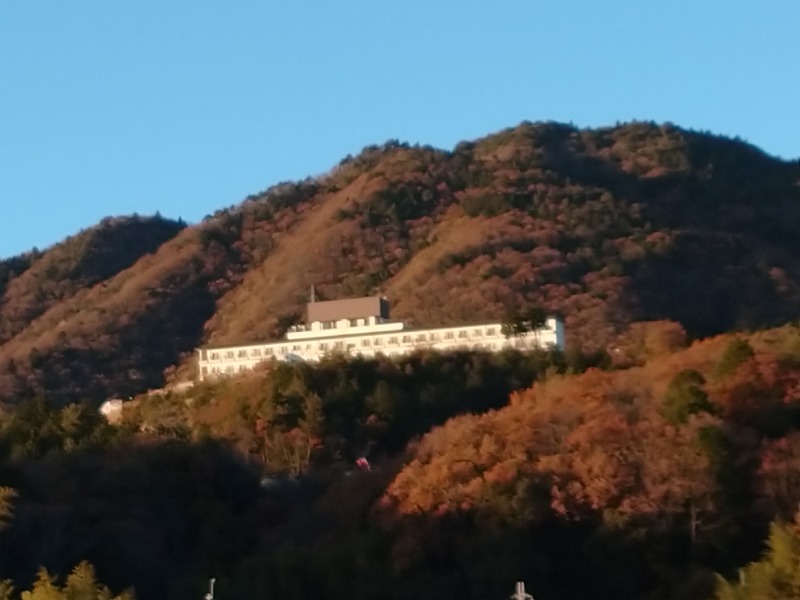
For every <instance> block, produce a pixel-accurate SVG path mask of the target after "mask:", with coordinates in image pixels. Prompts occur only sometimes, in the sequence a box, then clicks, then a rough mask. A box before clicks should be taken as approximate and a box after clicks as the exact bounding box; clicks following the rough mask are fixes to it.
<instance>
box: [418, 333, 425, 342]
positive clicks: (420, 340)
mask: <svg viewBox="0 0 800 600" xmlns="http://www.w3.org/2000/svg"><path fill="white" fill-rule="evenodd" d="M426 339H427V338H426V337H425V334H424V333H420V334H419V335H418V336H417V341H418V342H424V341H425V340H426Z"/></svg>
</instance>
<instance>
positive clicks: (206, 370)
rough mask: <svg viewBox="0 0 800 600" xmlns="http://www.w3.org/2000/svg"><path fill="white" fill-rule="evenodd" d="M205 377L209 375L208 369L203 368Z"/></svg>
mask: <svg viewBox="0 0 800 600" xmlns="http://www.w3.org/2000/svg"><path fill="white" fill-rule="evenodd" d="M203 375H208V367H203Z"/></svg>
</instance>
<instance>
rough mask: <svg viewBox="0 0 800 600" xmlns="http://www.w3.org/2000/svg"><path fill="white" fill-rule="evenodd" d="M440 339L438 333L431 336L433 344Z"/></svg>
mask: <svg viewBox="0 0 800 600" xmlns="http://www.w3.org/2000/svg"><path fill="white" fill-rule="evenodd" d="M438 339H439V334H438V333H432V334H431V341H432V342H435V341H437V340H438Z"/></svg>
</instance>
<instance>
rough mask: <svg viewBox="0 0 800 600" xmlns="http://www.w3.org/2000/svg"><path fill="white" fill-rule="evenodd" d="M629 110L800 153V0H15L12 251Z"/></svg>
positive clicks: (3, 200) (781, 152)
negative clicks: (407, 153)
mask: <svg viewBox="0 0 800 600" xmlns="http://www.w3.org/2000/svg"><path fill="white" fill-rule="evenodd" d="M631 119H647V120H650V119H652V120H656V121H671V122H673V123H675V124H677V125H680V126H684V127H689V128H694V129H702V130H710V131H712V132H714V133H720V134H725V135H729V136H736V135H738V136H739V137H741V138H743V139H745V140H747V141H749V142H751V143H753V144H756V145H758V146H760V147H761V148H763V149H764V150H766V151H767V152H769V153H770V154H773V155H777V156H781V157H784V158H791V159H796V158H798V157H800V0H761V1H759V2H754V1H746V0H692V1H685V0H673V1H671V2H642V1H641V0H608V1H606V2H601V1H598V0H547V1H545V0H507V1H503V0H493V1H491V2H490V1H488V0H484V1H481V2H479V1H472V0H460V1H455V0H403V1H398V2H390V1H388V0H387V1H382V0H340V1H338V2H332V1H331V0H318V1H311V0H305V1H304V0H296V1H295V0H291V1H286V0H284V1H268V0H259V1H255V0H253V1H249V0H232V1H231V2H220V1H218V0H215V1H211V0H169V1H166V2H165V1H163V0H129V1H127V2H123V1H118V2H117V1H115V2H109V1H108V0H94V1H88V0H87V1H84V0H71V1H69V2H67V1H62V0H50V1H49V2H46V1H38V2H29V1H24V0H8V1H4V2H0V208H2V210H1V211H0V257H8V256H11V255H14V254H17V253H20V252H22V251H24V250H28V249H30V248H32V247H33V246H36V247H39V248H40V249H43V248H45V247H47V246H49V245H51V244H53V243H55V242H57V241H60V240H61V239H63V238H64V237H66V236H67V235H70V234H73V233H76V232H77V231H79V230H80V229H81V228H84V227H88V226H91V225H93V224H95V223H96V222H97V221H99V220H100V219H101V218H103V217H104V216H109V215H125V214H132V213H134V212H136V213H139V214H153V213H155V212H156V211H160V212H161V214H163V215H164V216H169V217H174V218H178V217H182V218H183V219H184V220H186V221H188V222H190V223H193V222H196V221H198V220H200V219H202V217H203V216H204V215H206V214H209V213H212V212H213V211H215V210H216V209H219V208H223V207H226V206H230V205H233V204H238V203H239V202H241V200H243V199H244V197H245V196H247V195H248V194H251V193H255V192H258V191H260V190H263V189H265V188H267V187H269V186H270V185H272V184H274V183H276V182H279V181H283V180H287V179H301V178H303V177H306V176H307V175H314V174H319V173H322V172H325V171H327V170H328V169H329V168H330V167H332V166H333V165H335V164H336V163H337V162H338V161H339V160H340V159H341V158H342V157H344V156H345V155H347V154H348V153H352V154H355V153H357V152H358V151H359V150H360V149H361V148H362V147H363V146H365V145H367V144H371V143H381V142H384V141H386V140H387V139H390V138H397V139H400V140H402V141H408V142H411V143H416V142H419V143H422V144H432V145H434V146H437V147H442V148H452V146H453V145H454V144H455V143H456V142H458V141H459V140H462V139H474V138H476V137H481V136H483V135H486V134H488V133H491V132H493V131H496V130H498V129H501V128H503V127H508V126H512V125H516V124H517V123H519V122H520V121H522V120H530V121H537V120H557V121H566V122H572V123H574V124H576V125H578V126H581V127H594V126H602V125H613V124H614V123H615V122H617V121H627V120H631Z"/></svg>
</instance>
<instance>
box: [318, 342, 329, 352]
mask: <svg viewBox="0 0 800 600" xmlns="http://www.w3.org/2000/svg"><path fill="white" fill-rule="evenodd" d="M319 349H320V350H322V351H323V352H324V351H325V350H327V349H328V344H326V343H325V342H323V343H321V344H320V345H319Z"/></svg>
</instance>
